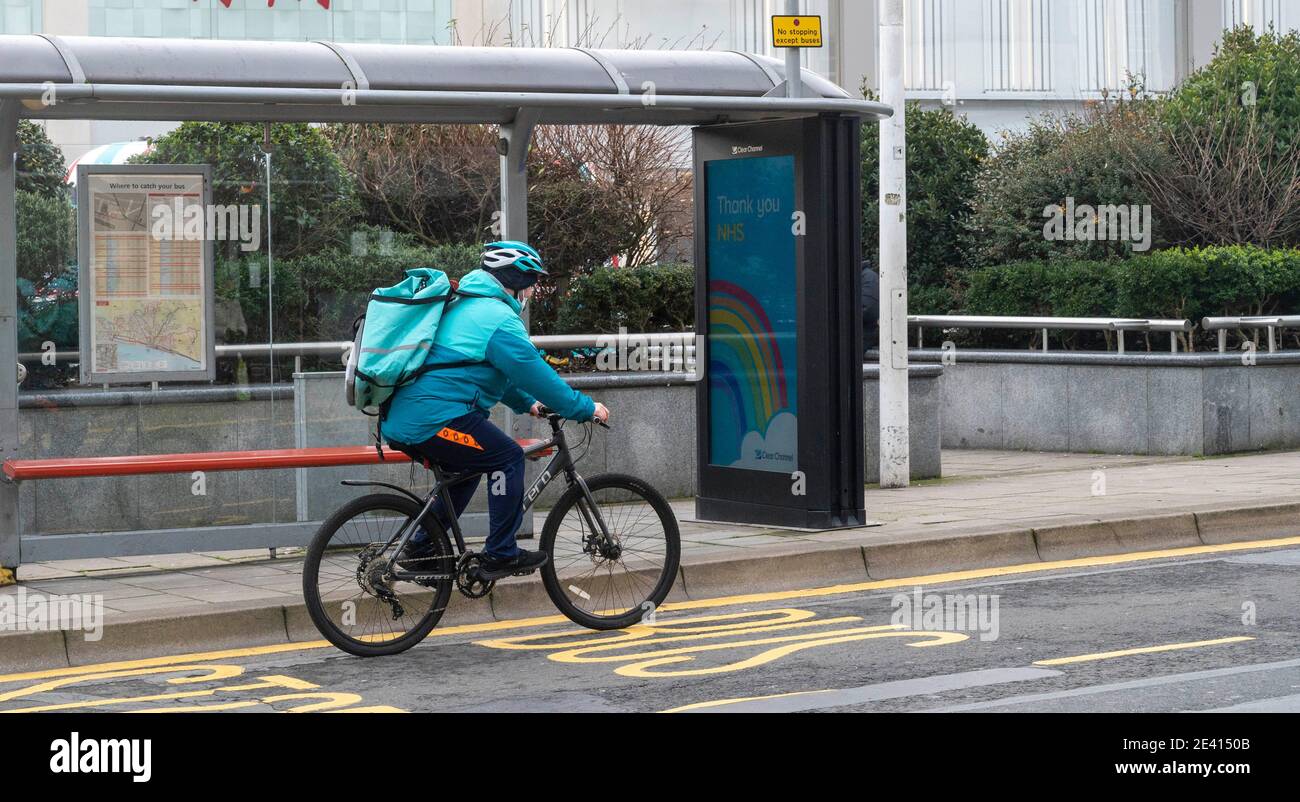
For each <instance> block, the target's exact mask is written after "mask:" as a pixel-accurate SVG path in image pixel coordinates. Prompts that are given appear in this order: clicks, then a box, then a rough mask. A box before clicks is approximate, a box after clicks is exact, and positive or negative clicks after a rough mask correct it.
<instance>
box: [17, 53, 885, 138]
mask: <svg viewBox="0 0 1300 802" xmlns="http://www.w3.org/2000/svg"><path fill="white" fill-rule="evenodd" d="M784 73H785V67H784V64H783V63H782V62H781V61H778V60H777V59H773V58H768V57H764V56H756V55H751V54H748V53H740V52H734V51H701V50H689V51H684V50H588V49H583V48H516V47H446V46H434V45H375V44H338V43H333V42H252V41H224V40H208V39H203V40H192V39H127V38H114V37H71V36H70V37H58V36H48V35H40V34H32V35H20V36H0V99H4V98H18V99H20V100H21V101H22V108H21V113H22V115H23V116H24V117H30V118H43V119H60V118H66V119H121V120H247V121H272V122H289V121H306V122H334V121H340V122H348V121H351V122H453V123H455V122H460V123H470V122H481V123H508V122H510V121H511V120H513V119H514V118H515V115H516V114H517V113H518V110H519V109H532V110H534V111H535V112H536V114H537V121H538V122H540V123H586V122H602V123H651V124H661V125H693V124H705V123H717V122H735V121H745V120H758V119H772V118H778V117H793V116H801V115H807V114H824V113H831V114H835V113H838V114H846V115H853V116H860V117H864V118H868V119H872V118H880V117H886V116H889V115H890V114H891V110H890V108H889V107H888V106H886V105H884V104H881V103H873V102H868V101H864V100H860V99H854V98H853V97H851V96H850V95H849V94H848V93H847V92H845V91H844V90H842V89H840V88H839V87H838V86H836V85H835V84H833V83H831V82H830V81H827V80H826V79H825V78H822V77H821V76H819V75H817V74H816V73H813V72H810V71H807V70H805V71H803V83H804V91H803V94H804V96H803V97H800V98H787V97H785V96H784V89H779V90H778V89H777V87H778V86H780V85H781V84H782V83H783V81H784V79H785V75H784ZM51 90H52V91H51ZM774 90H776V92H774ZM777 92H779V94H777ZM51 97H53V99H54V101H55V102H54V103H53V104H52V105H51V104H50V103H48V100H49V99H50V98H51Z"/></svg>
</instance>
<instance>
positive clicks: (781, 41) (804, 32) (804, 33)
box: [772, 16, 822, 47]
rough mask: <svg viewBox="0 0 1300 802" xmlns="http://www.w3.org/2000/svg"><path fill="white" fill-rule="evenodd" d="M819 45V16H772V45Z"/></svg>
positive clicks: (820, 19) (820, 20) (820, 43)
mask: <svg viewBox="0 0 1300 802" xmlns="http://www.w3.org/2000/svg"><path fill="white" fill-rule="evenodd" d="M821 46H822V18H821V17H783V16H774V17H772V47H821Z"/></svg>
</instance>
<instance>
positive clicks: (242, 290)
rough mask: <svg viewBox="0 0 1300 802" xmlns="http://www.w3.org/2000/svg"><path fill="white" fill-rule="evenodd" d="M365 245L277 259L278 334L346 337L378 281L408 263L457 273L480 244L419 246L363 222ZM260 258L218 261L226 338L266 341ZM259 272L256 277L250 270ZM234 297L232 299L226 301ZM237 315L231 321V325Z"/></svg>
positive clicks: (281, 337) (468, 265) (393, 276)
mask: <svg viewBox="0 0 1300 802" xmlns="http://www.w3.org/2000/svg"><path fill="white" fill-rule="evenodd" d="M360 233H362V234H366V235H369V236H366V237H361V238H359V242H361V243H364V246H358V247H356V248H351V247H350V248H346V249H345V248H327V249H325V250H322V251H318V252H316V253H314V254H311V255H307V256H300V257H296V258H293V259H277V260H276V261H275V283H274V298H275V304H274V325H275V338H276V340H277V341H280V342H286V341H294V342H297V341H302V342H305V341H317V340H325V341H328V340H348V339H351V338H352V321H353V320H355V319H356V316H357V315H359V314H361V313H362V312H363V311H365V306H366V300H367V298H368V297H369V295H370V292H371V291H372V290H373V289H375V288H376V287H384V286H388V285H391V284H396V283H397V282H398V281H400V280H401V279H402V276H403V273H404V271H405V270H407V269H409V268H412V267H436V268H438V269H440V270H444V271H446V272H447V274H448V275H449V276H451V277H452V278H459V277H461V276H463V275H465V274H466V273H468V272H469V271H470V270H472V269H474V268H476V267H478V264H479V249H478V248H476V247H470V246H462V245H438V246H434V247H424V246H419V245H415V244H414V243H413V241H412V240H411V239H410V238H408V237H404V236H402V235H400V234H398V235H394V236H392V237H391V238H390V237H387V236H385V234H386V233H391V232H384V231H382V230H378V229H363V230H362V231H361V232H360ZM264 271H265V260H264V259H260V258H259V259H253V260H248V261H239V260H229V261H224V262H221V263H219V264H218V266H217V281H216V285H217V297H218V306H219V307H223V308H224V311H222V310H219V311H221V312H222V313H221V314H219V315H218V317H219V318H221V320H219V322H218V325H219V329H218V331H217V334H218V337H220V338H223V339H225V340H226V341H228V342H266V337H267V286H266V277H265V272H264ZM254 275H257V276H258V281H257V282H256V284H254V282H253V276H254ZM232 304H233V306H232ZM232 321H236V322H237V323H236V325H231V322H232Z"/></svg>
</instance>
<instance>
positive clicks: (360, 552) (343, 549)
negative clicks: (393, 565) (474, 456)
mask: <svg viewBox="0 0 1300 802" xmlns="http://www.w3.org/2000/svg"><path fill="white" fill-rule="evenodd" d="M419 514H420V505H418V504H416V503H415V502H414V501H411V500H410V499H408V498H404V497H402V496H395V495H391V494H386V493H380V494H375V495H370V496H362V497H361V498H358V499H354V500H353V501H350V502H348V503H347V504H345V505H344V506H343V508H342V509H340V510H339V511H338V512H336V513H334V514H333V515H332V516H330V518H329V519H328V520H326V521H325V522H324V523H323V524H321V528H320V529H319V530H317V532H316V536H315V538H313V539H312V542H311V545H310V546H309V547H308V548H307V559H306V561H305V563H304V565H303V571H302V589H303V597H304V599H305V601H306V602H307V613H308V614H309V615H310V616H311V620H312V623H314V624H315V625H316V628H317V629H319V630H320V632H321V634H322V635H324V636H325V637H326V639H328V640H329V642H330V643H333V644H334V645H335V646H337V647H339V648H340V649H342V650H343V651H345V652H348V653H350V654H355V655H357V656H358V657H377V656H379V655H387V654H397V653H398V652H403V651H406V650H407V649H409V648H411V647H412V646H414V645H415V644H417V643H419V642H420V641H421V640H423V639H424V638H425V636H427V635H428V634H429V632H430V631H431V630H432V629H433V628H434V626H436V625H437V623H438V620H439V619H440V618H442V614H443V612H444V611H445V610H446V609H447V601H448V599H449V598H450V596H451V583H452V576H453V575H454V574H455V570H456V559H455V556H454V555H453V554H452V552H451V544H450V543H449V542H448V540H447V533H446V532H445V531H444V530H443V528H442V527H441V526H439V525H438V524H437V522H435V521H426V522H425V526H426V528H427V529H428V532H429V536H430V540H431V543H432V544H433V547H432V549H431V551H430V554H429V555H428V556H427V557H422V558H420V559H419V560H418V561H412V563H415V562H418V563H419V565H411V566H409V567H407V569H406V570H408V571H410V572H416V571H418V572H420V573H424V572H426V571H427V572H428V574H429V575H432V577H431V578H429V579H423V580H421V581H420V582H411V581H406V580H399V579H397V578H396V577H395V576H394V575H393V574H392V572H390V571H389V570H388V569H387V566H388V563H389V560H390V558H391V557H392V555H393V550H394V549H395V548H396V547H397V544H391V545H390V544H389V541H390V540H392V539H393V538H394V536H396V534H397V533H398V531H400V530H401V528H402V527H403V526H404V525H406V523H407V522H408V521H410V520H411V519H412V518H414V517H415V516H416V515H419Z"/></svg>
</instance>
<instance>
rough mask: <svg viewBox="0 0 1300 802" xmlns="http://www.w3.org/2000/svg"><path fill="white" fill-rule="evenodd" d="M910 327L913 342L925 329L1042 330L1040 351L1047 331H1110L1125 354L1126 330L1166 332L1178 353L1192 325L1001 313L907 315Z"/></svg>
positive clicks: (921, 339)
mask: <svg viewBox="0 0 1300 802" xmlns="http://www.w3.org/2000/svg"><path fill="white" fill-rule="evenodd" d="M907 323H908V325H909V326H915V327H916V344H917V347H918V348H920V347H922V346H923V343H924V335H923V334H922V332H924V330H925V329H1039V330H1041V331H1042V333H1043V350H1044V351H1046V350H1047V339H1048V338H1047V332H1048V331H1050V330H1057V331H1113V332H1115V333H1116V335H1117V345H1118V350H1119V353H1121V354H1122V353H1124V333H1125V332H1128V331H1138V332H1151V331H1167V332H1169V350H1170V351H1171V352H1173V353H1177V352H1178V334H1179V333H1180V332H1188V331H1191V330H1192V329H1193V328H1194V324H1193V323H1192V322H1191V321H1190V320H1159V319H1156V320H1145V319H1140V318H1121V317H1014V316H1000V315H908V317H907Z"/></svg>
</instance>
